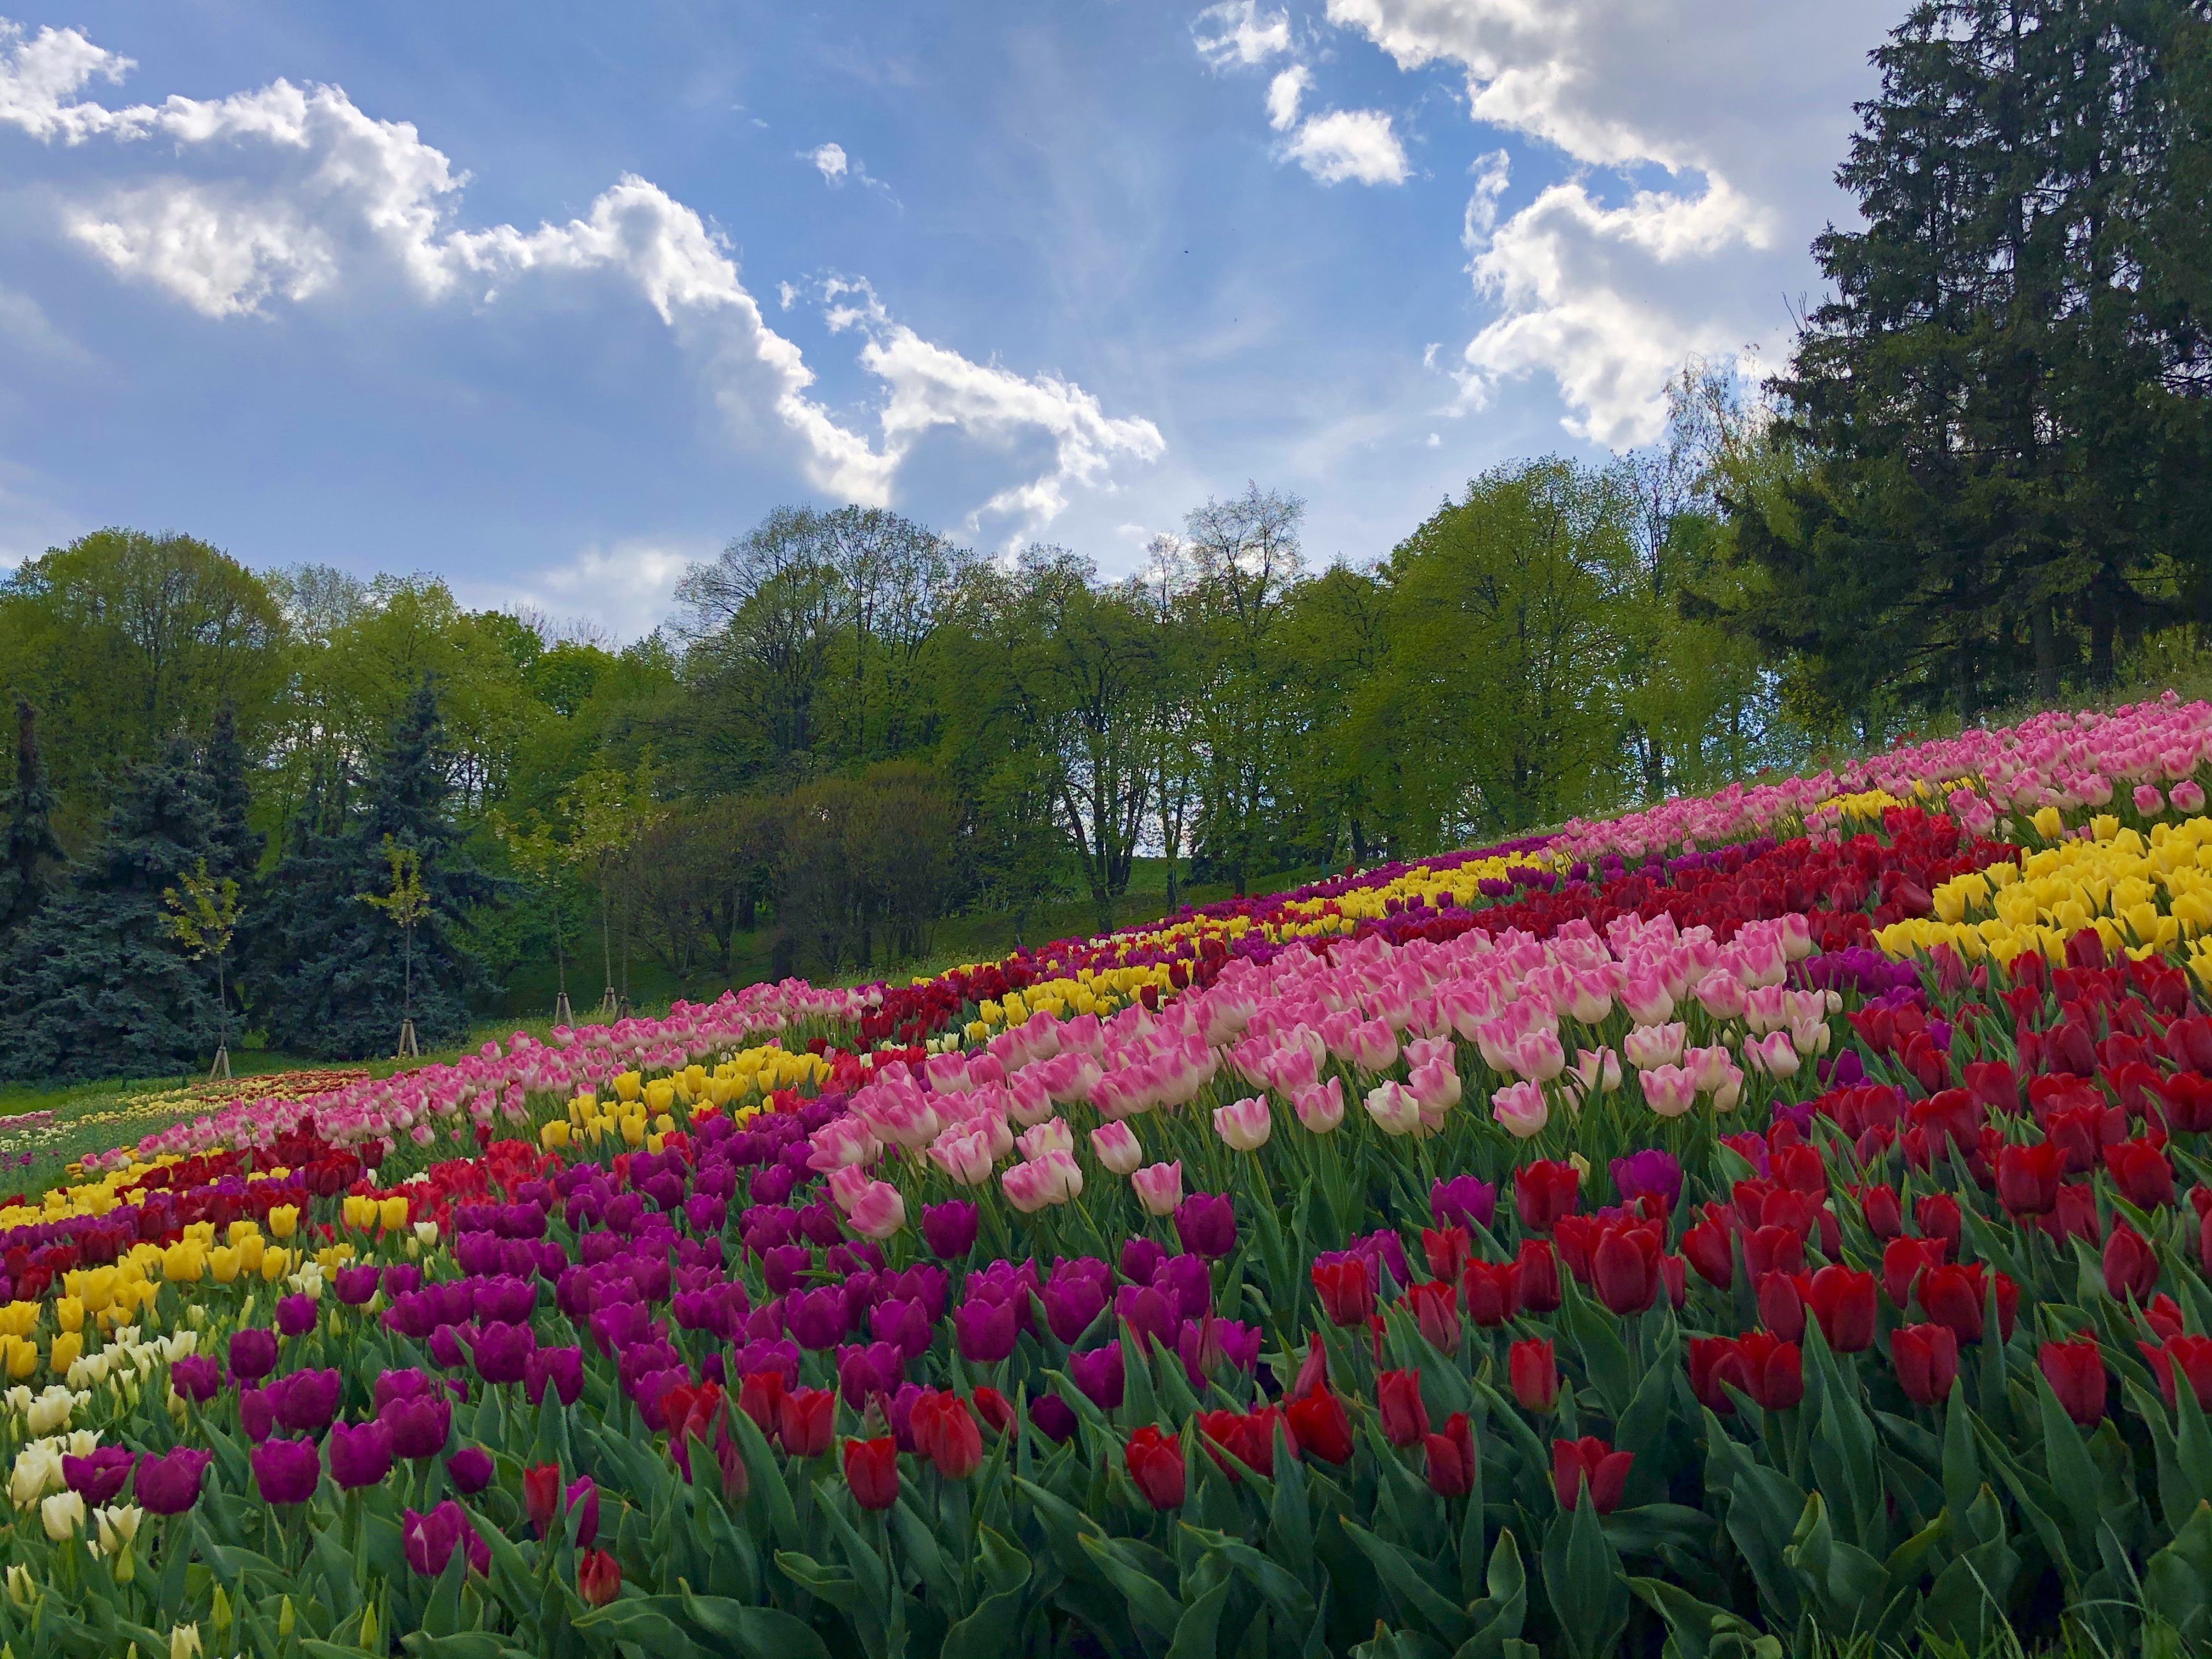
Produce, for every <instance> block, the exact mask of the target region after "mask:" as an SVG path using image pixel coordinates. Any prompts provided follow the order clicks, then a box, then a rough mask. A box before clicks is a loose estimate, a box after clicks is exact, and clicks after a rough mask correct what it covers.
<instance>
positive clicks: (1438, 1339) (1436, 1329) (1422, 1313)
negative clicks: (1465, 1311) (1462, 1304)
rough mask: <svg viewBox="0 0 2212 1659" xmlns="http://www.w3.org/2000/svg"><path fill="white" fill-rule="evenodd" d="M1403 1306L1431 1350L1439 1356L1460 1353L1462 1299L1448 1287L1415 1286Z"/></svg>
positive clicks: (1408, 1291) (1407, 1294)
mask: <svg viewBox="0 0 2212 1659" xmlns="http://www.w3.org/2000/svg"><path fill="white" fill-rule="evenodd" d="M1404 1303H1405V1305H1406V1306H1407V1307H1409V1308H1411V1309H1412V1310H1413V1322H1414V1323H1415V1324H1417V1325H1418V1326H1419V1328H1420V1332H1421V1335H1422V1337H1423V1338H1424V1339H1425V1340H1426V1341H1427V1342H1428V1343H1429V1345H1430V1346H1432V1347H1433V1348H1435V1349H1436V1350H1437V1352H1439V1353H1444V1354H1455V1353H1457V1352H1459V1296H1458V1293H1457V1292H1456V1291H1454V1290H1453V1289H1452V1287H1451V1286H1450V1285H1447V1284H1444V1283H1443V1282H1441V1281H1435V1282H1431V1283H1430V1284H1426V1285H1413V1287H1411V1288H1410V1289H1409V1290H1407V1292H1406V1295H1405V1298H1404Z"/></svg>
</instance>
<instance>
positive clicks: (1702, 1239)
mask: <svg viewBox="0 0 2212 1659" xmlns="http://www.w3.org/2000/svg"><path fill="white" fill-rule="evenodd" d="M1716 1209H1717V1206H1713V1205H1707V1206H1705V1211H1706V1214H1705V1219H1704V1220H1703V1221H1700V1222H1699V1223H1698V1224H1697V1225H1695V1226H1693V1227H1691V1228H1689V1229H1688V1230H1687V1231H1685V1232H1684V1233H1683V1235H1682V1254H1683V1255H1686V1256H1687V1257H1688V1258H1689V1259H1690V1265H1691V1266H1692V1267H1695V1268H1696V1269H1697V1270H1698V1277H1699V1278H1700V1279H1704V1280H1705V1283H1706V1284H1708V1285H1711V1286H1712V1287H1713V1288H1714V1289H1715V1290H1717V1291H1724V1290H1726V1289H1728V1287H1729V1285H1732V1284H1734V1283H1735V1242H1734V1240H1733V1239H1732V1238H1731V1237H1730V1236H1729V1229H1728V1228H1727V1226H1726V1225H1723V1223H1722V1222H1721V1221H1720V1220H1718V1219H1717V1218H1716V1215H1715V1211H1716Z"/></svg>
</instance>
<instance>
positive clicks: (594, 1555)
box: [576, 1550, 622, 1607]
mask: <svg viewBox="0 0 2212 1659" xmlns="http://www.w3.org/2000/svg"><path fill="white" fill-rule="evenodd" d="M576 1594H577V1595H580V1596H582V1597H583V1598H584V1600H586V1601H589V1602H590V1603H591V1604H592V1606H593V1607H605V1606H606V1604H607V1603H608V1602H610V1601H613V1600H614V1599H615V1597H617V1595H621V1594H622V1568H621V1566H620V1565H618V1564H617V1562H616V1560H615V1559H614V1557H613V1556H611V1555H609V1554H608V1553H606V1552H605V1550H592V1551H591V1552H590V1553H587V1554H586V1556H585V1557H584V1558H583V1559H582V1560H580V1561H579V1562H577V1563H576Z"/></svg>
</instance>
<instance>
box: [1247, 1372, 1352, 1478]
mask: <svg viewBox="0 0 2212 1659" xmlns="http://www.w3.org/2000/svg"><path fill="white" fill-rule="evenodd" d="M1283 1415H1284V1416H1285V1418H1287V1419H1289V1421H1290V1426H1291V1434H1292V1436H1293V1437H1296V1439H1297V1445H1298V1449H1300V1450H1301V1451H1310V1452H1311V1453H1312V1454H1313V1455H1315V1456H1316V1457H1318V1458H1320V1459H1321V1460H1322V1462H1324V1463H1336V1464H1344V1463H1348V1462H1351V1461H1352V1419H1351V1417H1350V1416H1349V1415H1348V1414H1347V1413H1346V1411H1345V1409H1344V1401H1341V1400H1339V1399H1338V1398H1337V1397H1336V1395H1334V1393H1332V1392H1330V1391H1329V1390H1328V1389H1316V1390H1315V1391H1314V1392H1313V1393H1311V1394H1310V1395H1306V1396H1305V1397H1304V1399H1302V1400H1293V1401H1291V1403H1290V1404H1289V1405H1288V1406H1286V1407H1284V1408H1283ZM1248 1461H1249V1460H1248Z"/></svg>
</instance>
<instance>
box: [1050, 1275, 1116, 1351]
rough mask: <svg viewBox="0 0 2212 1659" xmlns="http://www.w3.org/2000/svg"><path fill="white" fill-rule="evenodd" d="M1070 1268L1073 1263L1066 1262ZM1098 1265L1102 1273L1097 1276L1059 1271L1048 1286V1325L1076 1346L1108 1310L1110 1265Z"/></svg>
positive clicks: (1059, 1336)
mask: <svg viewBox="0 0 2212 1659" xmlns="http://www.w3.org/2000/svg"><path fill="white" fill-rule="evenodd" d="M1069 1265H1072V1264H1067V1263H1063V1264H1062V1267H1063V1269H1064V1268H1065V1267H1067V1266H1069ZM1097 1266H1098V1267H1099V1268H1100V1269H1102V1272H1101V1273H1099V1274H1098V1275H1097V1276H1095V1277H1094V1276H1093V1275H1091V1274H1089V1273H1067V1272H1065V1271H1060V1272H1055V1273H1054V1274H1053V1276H1052V1279H1051V1280H1050V1281H1049V1282H1048V1284H1047V1285H1045V1287H1044V1293H1043V1297H1042V1299H1043V1302H1044V1322H1045V1323H1046V1324H1047V1325H1048V1326H1050V1327H1051V1328H1052V1334H1054V1336H1056V1337H1058V1338H1059V1339H1060V1340H1061V1341H1062V1342H1068V1343H1073V1341H1074V1340H1076V1339H1077V1338H1078V1337H1079V1336H1081V1335H1082V1334H1084V1332H1085V1331H1087V1330H1089V1329H1090V1328H1091V1321H1092V1320H1094V1319H1096V1318H1097V1317H1098V1316H1099V1315H1100V1314H1101V1313H1103V1311H1104V1310H1105V1308H1106V1278H1105V1274H1104V1273H1103V1269H1104V1267H1105V1266H1106V1264H1105V1263H1104V1262H1103V1261H1101V1262H1099V1263H1097Z"/></svg>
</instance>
